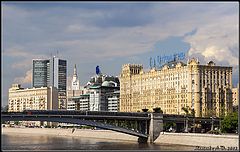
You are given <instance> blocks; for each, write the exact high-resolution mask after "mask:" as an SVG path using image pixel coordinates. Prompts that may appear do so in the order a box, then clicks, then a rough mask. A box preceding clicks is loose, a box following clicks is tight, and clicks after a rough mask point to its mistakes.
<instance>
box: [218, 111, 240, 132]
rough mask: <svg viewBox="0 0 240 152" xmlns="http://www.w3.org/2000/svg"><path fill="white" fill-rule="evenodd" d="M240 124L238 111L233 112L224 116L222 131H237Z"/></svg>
mask: <svg viewBox="0 0 240 152" xmlns="http://www.w3.org/2000/svg"><path fill="white" fill-rule="evenodd" d="M237 126H238V113H237V112H233V113H230V114H228V115H227V116H225V117H224V119H223V120H222V121H221V131H222V132H224V133H233V132H236V129H237Z"/></svg>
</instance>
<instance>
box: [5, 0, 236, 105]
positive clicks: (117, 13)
mask: <svg viewBox="0 0 240 152" xmlns="http://www.w3.org/2000/svg"><path fill="white" fill-rule="evenodd" d="M1 8H2V13H1V14H2V22H1V23H2V35H1V36H2V49H1V55H2V63H1V68H2V92H1V93H2V105H7V100H8V89H9V88H10V87H11V85H12V84H13V83H20V84H22V86H23V87H25V88H26V87H28V88H30V87H32V59H38V58H50V56H51V54H52V55H57V56H58V57H59V58H62V59H66V60H67V72H68V74H67V75H68V78H71V77H72V75H73V67H74V64H76V65H77V73H78V77H79V79H80V84H81V85H85V84H86V83H87V82H88V81H89V79H90V77H91V76H93V75H95V67H96V66H97V65H99V66H100V69H101V72H102V73H104V74H107V75H113V76H118V75H119V74H120V72H121V67H122V65H123V64H127V63H135V64H143V67H144V70H145V71H148V70H149V68H150V67H149V59H150V57H155V56H163V55H171V54H174V53H179V52H184V53H186V55H187V56H186V60H187V59H189V58H192V57H195V58H198V59H199V61H200V64H206V63H207V62H209V61H210V60H213V61H214V62H215V63H216V64H217V65H222V66H231V67H233V85H234V86H236V84H237V83H238V82H239V80H238V77H239V62H238V59H239V3H238V2H228V3H227V2H219V3H216V2H211V3H210V2H198V3H193V2H1ZM69 80H70V79H68V81H69Z"/></svg>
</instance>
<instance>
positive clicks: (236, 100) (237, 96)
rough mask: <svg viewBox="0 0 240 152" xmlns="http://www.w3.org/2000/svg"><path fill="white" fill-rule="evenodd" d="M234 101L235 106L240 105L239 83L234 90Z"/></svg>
mask: <svg viewBox="0 0 240 152" xmlns="http://www.w3.org/2000/svg"><path fill="white" fill-rule="evenodd" d="M232 96H233V97H232V99H233V106H238V105H239V83H238V84H237V87H236V88H233V89H232Z"/></svg>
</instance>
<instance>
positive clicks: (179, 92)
mask: <svg viewBox="0 0 240 152" xmlns="http://www.w3.org/2000/svg"><path fill="white" fill-rule="evenodd" d="M231 91H232V67H222V66H216V65H215V63H214V62H212V61H210V62H209V63H208V64H207V65H200V64H199V62H198V60H196V59H191V60H190V61H188V63H187V64H185V63H183V62H180V61H179V62H176V61H173V62H169V63H167V64H165V65H164V66H163V67H162V68H161V69H158V70H157V69H155V68H152V69H151V70H150V71H148V72H144V71H143V66H142V65H138V64H125V65H123V66H122V71H121V74H120V111H124V112H136V111H141V110H142V109H143V108H147V109H149V110H152V109H153V108H155V107H160V108H161V109H162V110H163V112H164V113H166V114H183V111H182V107H189V108H190V109H194V111H195V116H197V117H198V116H203V117H206V116H220V115H225V114H226V113H228V112H230V111H232V92H231Z"/></svg>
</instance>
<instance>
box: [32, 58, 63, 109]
mask: <svg viewBox="0 0 240 152" xmlns="http://www.w3.org/2000/svg"><path fill="white" fill-rule="evenodd" d="M32 82H33V87H36V88H39V87H50V86H54V87H56V88H57V89H58V100H59V101H58V102H59V108H60V109H66V108H67V107H66V106H67V105H66V104H67V97H66V96H67V92H66V87H67V61H66V60H62V59H59V58H57V57H55V56H54V57H53V58H51V59H33V76H32Z"/></svg>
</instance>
